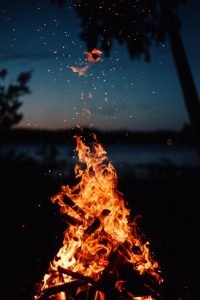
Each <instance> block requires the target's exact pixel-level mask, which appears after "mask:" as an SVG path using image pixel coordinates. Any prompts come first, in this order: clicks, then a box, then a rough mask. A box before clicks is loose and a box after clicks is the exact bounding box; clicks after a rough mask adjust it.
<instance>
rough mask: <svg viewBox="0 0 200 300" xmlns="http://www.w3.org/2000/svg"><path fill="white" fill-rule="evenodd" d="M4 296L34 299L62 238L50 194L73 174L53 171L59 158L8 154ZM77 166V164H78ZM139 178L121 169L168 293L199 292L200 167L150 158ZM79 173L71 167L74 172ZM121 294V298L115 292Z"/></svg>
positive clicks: (4, 168)
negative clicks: (145, 173)
mask: <svg viewBox="0 0 200 300" xmlns="http://www.w3.org/2000/svg"><path fill="white" fill-rule="evenodd" d="M0 163H1V169H0V172H1V185H0V189H1V190H0V192H1V277H2V278H3V279H2V281H1V287H0V295H1V297H0V298H1V299H4V300H7V299H9V300H11V299H19V300H25V299H26V300H29V299H33V295H34V289H35V287H36V284H37V283H38V282H40V280H41V279H42V277H43V274H44V273H45V271H46V270H47V268H48V264H49V261H50V259H52V258H53V256H54V255H55V254H56V252H57V250H58V249H59V248H60V246H61V244H62V234H63V231H64V230H65V225H64V224H63V223H62V221H61V219H60V217H59V211H58V208H57V207H56V206H55V205H53V204H51V201H50V197H51V196H52V195H54V194H55V193H57V192H58V190H59V188H60V185H61V184H68V183H71V182H72V181H73V174H72V169H70V172H69V174H68V176H66V177H64V176H63V177H60V176H59V175H57V176H53V175H52V172H49V170H53V169H54V168H55V165H54V163H53V162H51V163H50V162H48V163H42V164H38V163H36V162H34V161H31V160H26V159H24V158H21V159H20V158H14V157H13V158H11V157H10V156H9V157H7V158H5V157H4V158H1V159H0ZM70 168H71V167H70ZM146 170H147V171H148V176H145V177H141V178H138V177H137V176H136V173H135V170H132V169H129V168H128V167H127V168H125V169H124V170H121V169H120V170H118V173H119V186H118V188H119V190H120V191H122V192H123V193H124V198H125V200H126V201H127V202H128V203H129V206H130V208H131V211H132V214H133V215H136V214H142V215H143V218H142V219H140V226H141V229H142V231H143V232H144V233H145V235H146V237H147V238H148V239H149V240H150V243H151V248H152V250H153V252H154V254H155V257H156V259H157V260H158V261H159V262H160V265H161V269H162V272H163V276H164V278H165V283H164V285H163V288H162V291H161V292H162V294H163V298H162V299H169V300H173V299H174V300H175V299H177V300H178V299H184V300H186V299H191V300H195V299H199V285H200V274H199V270H200V259H199V253H200V235H199V228H200V217H199V216H200V204H199V199H200V197H199V195H200V184H199V179H200V168H197V167H188V168H184V167H179V168H177V167H174V166H172V165H165V166H161V165H153V164H152V165H148V166H146ZM70 174H71V175H70ZM110 300H114V299H110Z"/></svg>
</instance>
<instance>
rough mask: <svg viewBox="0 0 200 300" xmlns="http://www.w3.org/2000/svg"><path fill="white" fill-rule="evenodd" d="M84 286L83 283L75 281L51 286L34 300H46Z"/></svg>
mask: <svg viewBox="0 0 200 300" xmlns="http://www.w3.org/2000/svg"><path fill="white" fill-rule="evenodd" d="M84 284H85V281H83V280H76V281H72V282H66V283H63V284H59V285H56V286H52V287H50V288H47V289H46V290H43V291H42V292H41V294H40V295H39V296H38V297H37V298H36V300H45V299H48V297H50V296H52V295H55V294H58V293H60V292H65V291H67V290H70V289H73V288H76V287H79V286H81V285H84Z"/></svg>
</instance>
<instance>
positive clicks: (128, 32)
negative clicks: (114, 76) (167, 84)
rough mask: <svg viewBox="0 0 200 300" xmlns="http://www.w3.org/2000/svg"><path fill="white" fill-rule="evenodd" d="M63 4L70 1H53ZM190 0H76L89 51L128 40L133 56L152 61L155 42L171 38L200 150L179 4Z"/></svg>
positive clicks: (199, 117) (199, 120) (198, 107)
mask: <svg viewBox="0 0 200 300" xmlns="http://www.w3.org/2000/svg"><path fill="white" fill-rule="evenodd" d="M52 1H53V2H54V3H59V5H60V6H61V5H63V4H64V2H65V1H66V0H52ZM186 2H188V0H106V1H105V0H95V1H94V0H79V1H78V0H77V1H76V0H74V8H75V10H76V12H77V13H78V15H79V17H80V18H81V27H82V32H81V34H80V37H81V39H82V40H84V41H85V42H86V44H87V47H88V49H89V50H92V49H94V48H96V47H99V48H100V49H101V50H103V51H104V53H105V55H109V54H110V50H111V48H112V44H113V40H117V41H118V42H119V43H120V44H123V43H126V44H127V48H128V52H129V54H130V57H131V58H139V57H142V58H144V59H145V60H146V61H149V60H150V48H151V45H152V44H153V43H157V44H160V43H163V41H165V40H166V38H167V37H168V38H169V41H170V46H171V50H172V54H173V58H174V62H175V65H176V69H177V72H178V76H179V80H180V83H181V87H182V91H183V95H184V100H185V105H186V109H187V112H188V116H189V120H190V123H191V127H192V131H193V133H194V136H195V140H196V143H197V145H198V148H199V149H200V103H199V97H198V93H197V89H196V87H195V84H194V80H193V77H192V72H191V70H190V67H189V63H188V60H187V56H186V52H185V50H184V45H183V42H182V38H181V35H180V28H181V22H180V19H179V17H178V7H179V5H180V4H184V3H186Z"/></svg>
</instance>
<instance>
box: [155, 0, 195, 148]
mask: <svg viewBox="0 0 200 300" xmlns="http://www.w3.org/2000/svg"><path fill="white" fill-rule="evenodd" d="M167 2H168V3H167ZM160 5H161V10H162V14H163V17H164V18H165V23H166V29H167V33H168V36H169V41H170V46H171V50H172V54H173V58H174V62H175V65H176V69H177V72H178V76H179V79H180V83H181V87H182V91H183V95H184V100H185V105H186V109H187V113H188V116H189V120H190V123H191V128H192V132H193V136H194V141H195V143H196V145H197V147H198V150H199V152H200V102H199V97H198V92H197V89H196V87H195V83H194V79H193V76H192V72H191V69H190V66H189V63H188V59H187V55H186V52H185V49H184V45H183V41H182V38H181V35H180V32H179V24H178V21H177V17H176V15H175V13H173V10H172V8H171V5H170V3H169V1H166V0H160Z"/></svg>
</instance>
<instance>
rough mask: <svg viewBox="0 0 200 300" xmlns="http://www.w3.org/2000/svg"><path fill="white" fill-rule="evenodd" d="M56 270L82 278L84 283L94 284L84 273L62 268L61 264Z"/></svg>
mask: <svg viewBox="0 0 200 300" xmlns="http://www.w3.org/2000/svg"><path fill="white" fill-rule="evenodd" d="M58 272H61V273H63V274H67V275H69V276H71V277H73V278H75V279H79V280H83V281H85V283H91V284H95V280H94V279H93V278H92V277H88V276H84V275H82V274H79V273H76V272H72V271H70V270H68V269H65V268H62V267H61V266H58Z"/></svg>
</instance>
